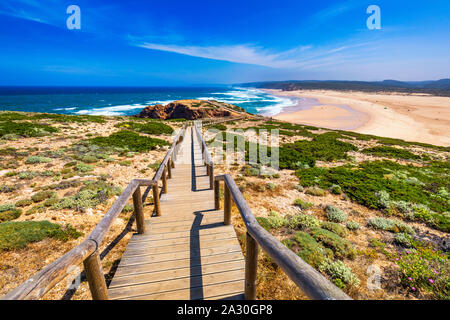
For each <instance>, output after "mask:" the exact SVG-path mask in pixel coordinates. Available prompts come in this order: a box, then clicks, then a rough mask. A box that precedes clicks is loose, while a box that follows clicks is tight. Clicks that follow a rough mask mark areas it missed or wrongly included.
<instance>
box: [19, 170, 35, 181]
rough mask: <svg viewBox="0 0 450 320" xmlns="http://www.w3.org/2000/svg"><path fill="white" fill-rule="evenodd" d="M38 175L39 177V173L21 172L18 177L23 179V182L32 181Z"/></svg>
mask: <svg viewBox="0 0 450 320" xmlns="http://www.w3.org/2000/svg"><path fill="white" fill-rule="evenodd" d="M37 175H38V173H37V172H35V171H22V172H19V174H18V177H19V179H23V180H32V179H33V178H34V177H36V176H37Z"/></svg>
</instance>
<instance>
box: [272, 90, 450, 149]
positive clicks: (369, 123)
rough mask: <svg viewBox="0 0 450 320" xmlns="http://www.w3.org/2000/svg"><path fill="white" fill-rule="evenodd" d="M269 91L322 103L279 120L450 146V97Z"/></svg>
mask: <svg viewBox="0 0 450 320" xmlns="http://www.w3.org/2000/svg"><path fill="white" fill-rule="evenodd" d="M267 91H269V92H270V93H272V94H274V95H278V96H290V97H306V98H313V99H317V100H318V104H317V106H313V107H312V108H310V109H306V110H303V109H302V108H301V107H297V108H290V109H289V110H286V111H285V112H282V113H280V114H278V115H275V116H274V118H275V119H279V120H285V121H290V122H293V123H300V124H309V125H315V126H318V127H324V128H331V129H342V130H351V131H355V132H359V133H365V134H373V135H377V136H383V137H391V138H398V139H403V140H407V141H416V142H424V143H430V144H434V145H442V146H450V129H449V128H450V97H439V96H430V95H422V94H420V95H419V94H411V95H406V94H399V93H389V94H388V93H366V92H341V91H331V90H302V91H289V92H282V91H279V90H267Z"/></svg>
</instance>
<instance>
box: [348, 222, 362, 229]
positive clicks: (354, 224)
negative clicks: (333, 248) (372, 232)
mask: <svg viewBox="0 0 450 320" xmlns="http://www.w3.org/2000/svg"><path fill="white" fill-rule="evenodd" d="M346 227H347V229H348V230H352V231H355V230H359V229H361V225H360V224H359V223H358V222H356V221H348V222H347V224H346Z"/></svg>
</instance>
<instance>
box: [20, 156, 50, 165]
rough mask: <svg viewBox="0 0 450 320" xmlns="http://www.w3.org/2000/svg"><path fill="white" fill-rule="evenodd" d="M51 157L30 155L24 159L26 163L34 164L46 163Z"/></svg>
mask: <svg viewBox="0 0 450 320" xmlns="http://www.w3.org/2000/svg"><path fill="white" fill-rule="evenodd" d="M51 161H52V159H50V158H47V157H41V156H31V157H28V158H27V160H25V163H26V164H36V163H48V162H51Z"/></svg>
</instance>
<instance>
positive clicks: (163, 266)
mask: <svg viewBox="0 0 450 320" xmlns="http://www.w3.org/2000/svg"><path fill="white" fill-rule="evenodd" d="M237 260H239V261H243V256H242V252H240V251H236V252H230V253H224V254H216V255H212V256H204V257H202V258H201V259H191V257H188V258H186V259H178V260H169V261H160V262H153V263H152V262H151V263H143V264H134V265H130V266H127V265H122V264H121V265H119V267H118V268H117V270H116V273H115V275H114V277H120V276H122V275H130V274H139V273H147V272H154V271H164V270H171V269H176V268H186V267H195V266H198V265H199V264H201V265H208V264H214V263H222V262H230V261H237Z"/></svg>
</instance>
